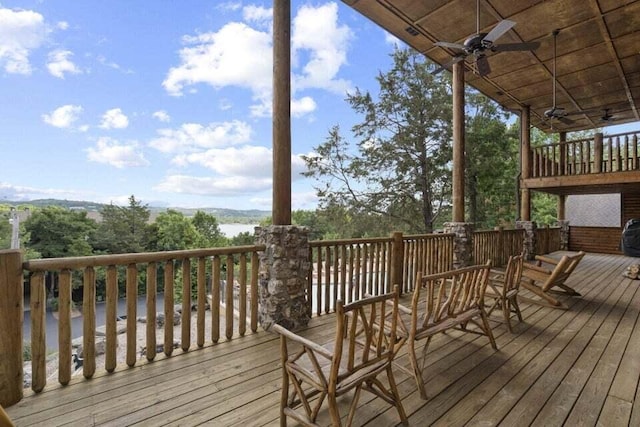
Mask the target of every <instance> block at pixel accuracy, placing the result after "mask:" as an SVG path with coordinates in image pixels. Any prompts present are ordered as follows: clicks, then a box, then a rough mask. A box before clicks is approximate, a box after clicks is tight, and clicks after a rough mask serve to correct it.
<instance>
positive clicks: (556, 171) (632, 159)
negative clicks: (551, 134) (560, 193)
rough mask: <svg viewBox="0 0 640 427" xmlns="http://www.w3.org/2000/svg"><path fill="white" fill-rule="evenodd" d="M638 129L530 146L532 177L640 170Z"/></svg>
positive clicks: (639, 135)
mask: <svg viewBox="0 0 640 427" xmlns="http://www.w3.org/2000/svg"><path fill="white" fill-rule="evenodd" d="M639 137H640V131H634V132H627V133H620V134H615V135H603V134H601V133H597V134H596V135H595V136H594V138H589V139H580V140H575V141H564V142H559V143H554V144H547V145H542V146H538V147H533V148H532V149H531V151H532V155H531V162H532V165H531V177H532V178H542V177H552V176H567V175H585V174H590V173H602V172H624V171H631V170H640V162H639V161H638V157H639V156H640V154H639V153H640V147H639V146H638V138H639Z"/></svg>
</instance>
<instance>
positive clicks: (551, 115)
mask: <svg viewBox="0 0 640 427" xmlns="http://www.w3.org/2000/svg"><path fill="white" fill-rule="evenodd" d="M559 33H560V30H553V32H552V33H551V34H552V35H553V77H552V78H553V105H552V106H551V108H550V109H548V110H546V111H545V112H544V116H545V117H546V118H547V119H548V120H549V124H550V126H551V129H553V120H557V121H559V122H561V123H564V124H565V125H571V124H573V120H571V119H570V118H569V117H568V116H575V115H579V114H589V113H592V112H593V110H587V111H583V110H581V111H571V112H567V111H565V109H564V108H562V107H558V106H557V105H556V41H557V38H558V34H559ZM611 118H612V117H611Z"/></svg>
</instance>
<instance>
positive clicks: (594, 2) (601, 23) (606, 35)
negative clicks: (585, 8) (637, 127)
mask: <svg viewBox="0 0 640 427" xmlns="http://www.w3.org/2000/svg"><path fill="white" fill-rule="evenodd" d="M591 6H592V7H593V9H594V10H595V12H596V16H598V17H599V19H597V23H598V27H599V28H600V33H601V34H602V38H603V39H604V42H605V45H606V46H607V50H608V51H609V54H610V55H611V59H612V61H613V63H614V65H615V66H616V69H617V70H618V75H619V76H620V81H621V82H622V86H624V90H625V92H626V94H627V99H628V100H629V106H630V107H631V110H632V111H633V115H634V116H635V118H636V120H640V116H639V115H638V108H637V107H636V103H635V101H634V100H633V94H632V93H631V87H630V86H629V82H628V81H627V78H626V76H625V75H624V70H623V69H622V64H621V63H620V58H618V53H617V52H616V48H615V46H614V45H613V42H612V41H611V33H610V32H609V28H608V27H607V22H606V21H605V20H604V15H603V13H602V9H600V4H599V3H598V0H591Z"/></svg>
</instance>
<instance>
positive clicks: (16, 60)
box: [0, 6, 49, 75]
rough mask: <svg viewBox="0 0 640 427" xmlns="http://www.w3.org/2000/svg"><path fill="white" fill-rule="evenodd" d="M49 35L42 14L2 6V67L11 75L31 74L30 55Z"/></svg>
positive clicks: (0, 37)
mask: <svg viewBox="0 0 640 427" xmlns="http://www.w3.org/2000/svg"><path fill="white" fill-rule="evenodd" d="M48 33H49V30H48V28H47V26H46V25H45V22H44V17H43V16H42V15H41V14H39V13H37V12H33V11H31V10H20V9H15V10H12V9H5V8H2V7H1V6H0V66H2V67H3V68H4V70H5V71H6V72H7V73H9V74H25V75H28V74H31V71H32V68H31V64H30V62H29V54H30V53H31V51H32V50H34V49H37V48H38V47H40V46H41V45H42V44H43V43H44V41H45V40H46V37H47V34H48Z"/></svg>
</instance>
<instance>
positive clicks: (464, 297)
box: [398, 262, 497, 399]
mask: <svg viewBox="0 0 640 427" xmlns="http://www.w3.org/2000/svg"><path fill="white" fill-rule="evenodd" d="M490 270H491V263H490V262H488V263H487V264H484V265H476V266H472V267H466V268H461V269H458V270H452V271H447V272H444V273H439V274H431V275H428V276H423V275H422V274H421V273H418V275H417V277H416V281H415V286H416V287H415V290H414V291H413V298H412V300H411V307H410V308H406V307H402V308H400V309H399V311H400V313H401V315H402V316H403V317H405V318H406V317H407V315H406V314H408V315H409V318H410V322H409V323H408V324H409V325H410V326H409V327H408V328H407V329H408V334H409V335H408V337H407V343H408V344H407V345H408V350H407V353H408V354H409V359H410V361H411V368H412V369H411V370H407V369H406V368H404V367H403V366H400V365H398V367H399V368H401V369H403V370H406V371H407V373H409V374H410V375H412V376H413V377H414V378H415V380H416V384H417V386H418V390H419V391H420V396H421V397H422V398H423V399H426V398H427V393H426V390H425V384H424V379H423V377H422V372H423V370H424V365H425V359H426V354H427V349H428V347H429V343H430V342H431V339H432V338H433V336H434V335H436V334H438V333H440V332H445V331H447V330H449V329H452V328H457V329H460V330H463V331H465V332H473V333H480V334H482V335H486V336H487V337H488V338H489V342H490V343H491V347H493V348H494V349H497V346H496V341H495V339H494V338H493V333H492V332H491V327H490V326H489V321H488V318H487V314H486V312H485V310H484V293H485V290H486V288H487V285H488V281H489V272H490ZM403 313H406V314H403ZM469 323H472V324H474V325H475V326H477V329H476V328H473V329H469V328H468V326H469ZM422 340H425V341H426V342H425V344H424V347H423V348H422V356H421V357H418V355H417V351H416V347H417V345H418V341H422Z"/></svg>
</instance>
